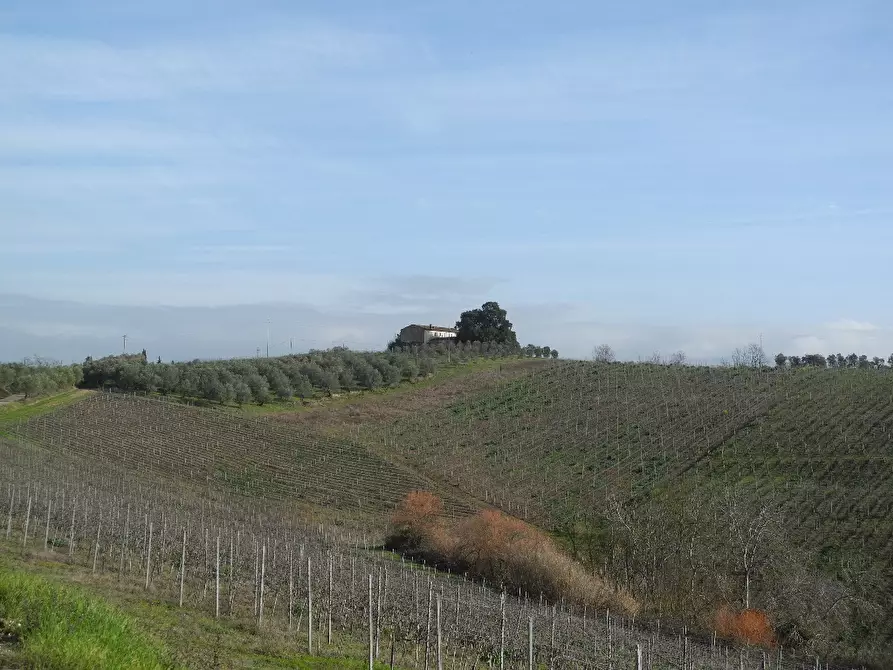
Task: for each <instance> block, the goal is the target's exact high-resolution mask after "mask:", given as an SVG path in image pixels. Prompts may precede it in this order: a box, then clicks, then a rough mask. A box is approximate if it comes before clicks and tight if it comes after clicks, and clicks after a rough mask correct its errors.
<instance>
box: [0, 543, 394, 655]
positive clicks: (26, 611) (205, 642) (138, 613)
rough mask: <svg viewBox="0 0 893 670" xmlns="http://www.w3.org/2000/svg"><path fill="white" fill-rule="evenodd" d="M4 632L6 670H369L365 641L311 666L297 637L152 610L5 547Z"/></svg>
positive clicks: (0, 553)
mask: <svg viewBox="0 0 893 670" xmlns="http://www.w3.org/2000/svg"><path fill="white" fill-rule="evenodd" d="M19 623H21V624H22V625H21V627H20V626H19V625H18V624H19ZM0 630H9V631H14V632H13V634H11V635H7V637H6V638H5V641H3V642H0V667H11V668H16V667H22V668H25V667H29V668H30V667H39V668H46V669H47V670H77V669H80V668H83V669H84V670H87V669H90V670H93V669H96V668H109V669H116V668H121V669H122V670H123V669H125V668H152V669H156V668H157V669H159V670H160V669H162V668H170V669H171V670H174V669H177V668H201V669H204V668H258V669H260V668H306V669H311V668H339V669H340V668H344V669H351V668H356V669H358V670H359V669H361V668H367V667H368V665H367V663H366V662H365V661H364V660H363V657H364V652H365V649H364V646H363V642H362V641H361V640H360V641H352V640H345V639H343V638H342V639H340V640H339V642H338V644H337V645H336V646H334V647H329V648H327V649H326V650H325V652H326V653H325V655H322V656H317V655H313V656H309V655H307V654H306V653H302V652H301V651H300V650H299V646H300V644H302V643H301V642H299V640H298V639H296V638H294V637H293V636H287V635H281V634H280V635H271V634H263V635H261V634H259V633H258V632H257V631H256V630H254V629H253V628H252V627H250V626H246V625H245V624H244V622H242V621H233V620H231V619H215V618H214V617H212V616H209V615H207V614H206V613H204V612H202V611H200V610H196V609H195V608H182V609H181V608H179V607H177V606H176V604H175V603H172V602H169V601H167V600H165V599H164V598H154V599H149V600H147V599H146V597H145V593H144V592H142V591H141V590H139V589H136V588H133V586H132V585H130V584H127V583H122V582H120V581H118V580H113V579H108V578H102V577H95V576H91V575H90V574H89V572H88V571H86V570H84V569H82V568H79V567H78V566H77V565H72V564H68V563H64V562H59V561H58V560H48V557H35V556H33V555H27V556H22V555H21V553H20V552H18V551H16V550H13V549H12V548H11V547H9V546H4V545H3V544H2V543H0ZM3 639H4V638H3V637H2V636H0V640H3ZM375 667H376V668H385V667H388V665H386V664H384V663H381V662H379V663H376V664H375ZM395 667H400V666H395Z"/></svg>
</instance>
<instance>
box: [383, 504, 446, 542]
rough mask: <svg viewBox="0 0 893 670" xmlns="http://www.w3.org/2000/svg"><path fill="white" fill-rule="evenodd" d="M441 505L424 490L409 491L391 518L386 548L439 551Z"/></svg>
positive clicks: (441, 531)
mask: <svg viewBox="0 0 893 670" xmlns="http://www.w3.org/2000/svg"><path fill="white" fill-rule="evenodd" d="M442 514H443V503H442V502H441V501H440V498H438V497H437V496H436V495H434V494H433V493H430V492H428V491H410V492H409V493H408V494H407V495H406V497H405V498H404V499H403V500H402V501H400V504H399V505H397V509H395V510H394V514H393V516H392V517H391V531H390V534H389V536H388V540H387V546H388V547H390V548H393V549H399V550H401V551H407V552H410V553H422V554H426V553H430V552H432V551H434V552H436V551H439V550H440V549H441V548H442V547H441V546H440V545H441V543H442V541H443V540H442V537H443V535H444V532H443V529H442V527H441V521H442V520H441V515H442Z"/></svg>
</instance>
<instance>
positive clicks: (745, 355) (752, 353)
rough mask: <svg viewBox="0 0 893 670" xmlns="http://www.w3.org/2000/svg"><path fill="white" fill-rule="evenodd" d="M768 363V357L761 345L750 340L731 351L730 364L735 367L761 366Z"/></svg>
mask: <svg viewBox="0 0 893 670" xmlns="http://www.w3.org/2000/svg"><path fill="white" fill-rule="evenodd" d="M768 364H769V358H768V357H767V356H766V352H765V351H764V350H763V347H762V345H760V344H757V343H756V342H751V343H750V344H748V345H747V346H746V347H744V348H741V347H736V348H735V351H733V352H732V365H733V366H734V367H736V368H763V367H766V366H767V365H768Z"/></svg>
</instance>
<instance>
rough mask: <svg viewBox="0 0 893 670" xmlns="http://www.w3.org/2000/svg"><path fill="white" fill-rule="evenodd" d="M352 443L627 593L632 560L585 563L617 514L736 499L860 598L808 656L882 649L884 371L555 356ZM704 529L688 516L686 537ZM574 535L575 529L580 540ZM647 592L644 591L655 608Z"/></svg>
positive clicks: (796, 619) (891, 637) (888, 581)
mask: <svg viewBox="0 0 893 670" xmlns="http://www.w3.org/2000/svg"><path fill="white" fill-rule="evenodd" d="M350 429H351V430H353V429H354V427H353V426H351V427H350ZM328 430H329V431H330V432H331V430H332V427H328ZM359 431H360V432H359V439H360V440H361V441H362V442H363V443H364V444H367V445H369V446H370V448H372V449H373V450H375V451H376V452H377V453H379V454H381V455H382V457H383V458H388V459H389V460H391V461H395V462H403V463H407V464H409V465H410V466H411V467H413V468H415V469H417V470H418V471H420V472H423V473H426V474H428V475H430V476H431V477H441V478H442V479H443V480H444V481H445V482H447V483H449V484H450V485H452V487H453V488H454V489H455V490H460V491H463V492H464V493H466V494H468V495H470V496H474V497H476V498H478V499H480V500H482V501H484V502H486V503H488V504H492V505H494V506H498V507H500V508H502V509H504V510H506V511H508V512H510V513H512V514H515V515H516V516H519V517H521V518H524V519H527V520H530V521H532V522H534V523H536V524H538V525H541V526H544V527H547V528H551V529H552V530H553V531H556V532H559V533H564V534H571V535H573V534H577V535H578V537H572V538H571V540H572V543H573V544H574V546H575V547H577V548H578V549H580V547H581V542H582V544H585V542H586V541H590V542H592V543H594V544H596V545H598V546H596V547H595V548H594V549H593V548H592V547H590V546H587V547H586V551H585V552H584V554H585V555H588V557H589V558H591V559H593V561H594V562H595V565H597V566H599V567H601V568H602V569H603V571H604V572H605V573H606V575H607V576H609V577H611V578H612V579H614V580H615V581H617V582H618V583H623V584H624V585H626V586H630V587H632V586H633V585H634V582H635V579H634V578H632V577H630V576H629V565H630V561H631V560H632V559H631V558H630V556H631V554H632V553H633V552H634V551H637V550H639V549H640V548H637V547H631V548H628V549H629V550H628V551H625V552H621V553H620V554H618V553H617V552H616V551H615V552H613V555H612V556H611V557H610V558H608V559H607V560H605V559H601V558H599V552H601V554H604V551H605V550H604V547H605V542H606V540H605V535H607V536H608V539H607V542H608V543H611V544H613V545H614V546H615V548H616V545H617V544H618V543H619V542H620V541H621V540H620V539H618V538H619V537H620V535H621V534H625V535H627V536H632V535H636V533H629V532H626V531H624V529H623V528H622V527H621V525H622V524H620V523H619V522H620V516H619V513H615V511H616V510H618V509H623V510H630V512H629V513H628V516H629V517H630V518H631V517H632V516H634V515H635V511H636V509H637V508H638V509H640V510H650V511H654V510H655V509H656V506H657V505H659V504H662V503H659V502H658V501H662V500H670V501H674V500H675V501H680V500H690V501H692V502H693V504H695V505H698V504H699V503H698V502H695V501H700V505H702V506H703V507H704V508H705V510H709V509H711V508H712V507H715V506H716V505H721V504H724V505H726V506H729V505H731V504H732V503H730V502H729V501H728V500H727V499H725V498H727V496H726V493H727V492H728V491H732V490H734V491H735V495H736V497H737V500H736V501H735V502H734V506H736V507H738V508H743V509H746V510H747V511H748V513H750V512H751V511H753V513H754V514H756V513H757V511H756V510H758V508H759V507H760V506H761V505H769V504H770V503H771V508H772V511H773V514H774V515H775V516H776V518H777V519H778V520H779V523H778V524H776V525H779V526H780V525H783V527H784V536H785V538H784V539H785V547H784V550H785V551H786V552H787V553H789V554H791V555H794V554H797V553H799V555H800V559H799V562H800V563H801V564H808V565H810V567H811V568H815V569H816V570H817V571H818V573H820V574H822V575H826V576H830V578H832V579H833V580H839V581H840V582H842V583H845V584H847V585H848V587H847V588H848V589H849V590H848V591H847V590H846V589H842V590H840V591H839V595H838V596H837V597H838V598H840V599H841V600H843V601H846V602H854V603H855V602H858V603H859V606H858V607H859V608H860V609H858V610H857V611H854V612H850V613H849V614H842V613H841V614H840V619H839V622H838V623H837V624H836V625H837V626H838V629H837V630H836V631H834V632H832V631H825V632H823V633H822V634H819V633H817V632H814V631H813V632H812V633H811V634H812V635H813V637H814V639H815V640H816V644H817V645H821V646H822V647H824V648H825V649H837V650H840V649H846V650H847V652H846V653H849V654H856V655H858V654H860V653H863V652H860V651H859V650H860V649H862V650H863V651H864V648H865V645H868V646H870V647H872V648H873V649H876V650H878V651H873V652H871V653H872V654H878V655H880V656H886V655H887V654H889V653H890V650H891V648H893V626H891V625H890V624H889V623H886V614H885V613H886V612H889V611H893V600H891V594H893V569H891V565H893V520H891V519H893V516H891V511H893V488H891V487H890V481H891V479H893V444H891V440H890V435H891V431H893V375H890V374H888V373H887V372H886V371H884V370H866V369H842V370H820V369H809V368H807V369H799V370H793V371H775V370H765V369H764V370H757V369H748V368H735V369H723V368H694V367H684V366H659V365H641V364H640V365H632V364H615V365H594V364H591V363H582V362H560V363H554V364H550V365H548V366H540V367H538V368H536V369H533V370H530V371H528V374H526V375H523V376H520V377H517V378H514V379H495V380H493V381H492V383H490V384H489V385H488V386H487V387H486V388H478V389H475V390H473V391H472V392H469V393H467V394H464V395H461V394H459V395H456V396H454V397H453V398H451V399H450V400H449V401H448V402H445V403H444V404H443V405H441V406H440V407H437V408H434V409H431V410H430V411H426V412H414V413H405V414H402V415H400V416H398V417H396V418H395V419H394V420H392V421H380V422H375V421H369V422H366V423H364V424H362V426H360V429H359ZM685 514H687V515H688V516H691V515H692V513H690V512H685ZM640 516H647V514H646V513H645V512H644V511H643V512H642V514H640ZM710 516H712V517H715V514H712V513H711V514H710ZM704 521H705V520H704V519H700V520H697V519H694V518H692V519H689V522H690V523H689V525H691V524H692V523H693V524H695V525H698V524H700V526H702V527H703V526H704ZM593 529H595V531H593ZM618 529H619V530H620V531H623V532H622V533H618V532H617V531H618ZM720 530H721V529H720ZM581 532H582V533H583V534H584V535H586V534H587V533H588V537H583V538H582V541H581V538H580V537H579V534H580V533H581ZM656 532H657V531H654V533H656ZM686 532H690V535H688V536H686V537H685V541H687V542H689V544H692V546H694V544H693V543H695V542H696V541H697V542H701V543H702V546H703V551H710V552H711V553H715V549H712V548H711V546H713V545H711V543H715V542H722V539H721V537H720V536H721V533H720V532H719V531H717V532H715V533H713V535H712V536H710V537H708V536H707V534H706V533H704V534H703V537H700V538H698V537H696V534H695V533H694V531H686ZM654 533H653V534H654ZM594 535H597V537H596V538H595V540H593V536H594ZM638 535H639V536H641V535H642V533H641V532H640V533H638ZM655 537H657V535H656V534H655ZM656 541H657V540H655V542H656ZM629 542H630V543H633V542H639V543H640V540H629ZM683 544H684V542H683V538H682V536H681V535H680V536H679V537H666V535H665V536H664V537H663V551H664V552H665V560H664V561H663V562H662V565H663V566H664V568H663V570H664V572H667V571H668V567H667V566H668V565H669V564H670V563H674V562H675V563H676V564H680V565H681V563H682V560H681V558H679V554H680V553H681V552H682V548H681V547H682V545H683ZM668 547H673V549H672V551H671V550H670V549H668ZM658 551H660V550H658ZM727 562H729V563H730V562H731V559H729V560H728V561H727ZM640 567H641V568H642V569H644V568H645V566H640ZM649 569H650V570H652V571H653V568H649ZM682 569H683V567H682V566H681V567H680V570H682ZM684 569H686V570H689V571H690V572H691V573H696V572H698V571H701V572H709V570H714V569H715V566H712V567H710V566H706V565H701V566H690V567H685V568H684ZM727 570H728V573H729V574H730V575H733V574H734V573H735V572H736V571H740V568H736V567H735V566H734V565H729V566H727ZM732 578H733V577H729V579H732ZM691 579H692V580H694V579H695V577H694V576H692V577H691ZM699 579H700V578H699ZM810 579H812V578H810ZM659 580H660V577H659V576H655V577H652V578H650V579H649V580H644V579H643V580H641V581H642V583H643V584H642V589H645V590H647V595H650V596H651V597H652V599H654V598H656V597H657V595H658V594H657V592H658V591H659V590H660V589H661V586H660V584H658V583H657V582H658V581H659ZM645 582H647V587H646V585H645ZM705 582H706V579H705ZM817 583H818V582H817ZM838 587H839V585H838V584H837V583H836V582H835V583H834V584H833V585H831V586H828V588H827V589H824V591H826V592H831V591H834V592H837V591H836V590H837V589H838ZM704 588H707V585H706V583H705V584H704ZM710 588H712V589H713V588H716V585H715V584H711V586H710ZM724 588H725V592H726V593H728V594H730V595H731V596H732V597H735V593H734V590H733V589H731V588H729V587H728V586H725V587H724ZM780 588H781V587H778V588H774V587H772V585H770V584H768V583H767V585H766V586H765V587H764V589H763V590H764V596H765V598H767V599H773V598H774V599H776V600H777V598H778V595H777V592H778V591H779V590H780ZM773 590H774V591H776V593H772V591H773ZM819 590H823V589H819ZM643 595H645V594H643ZM741 597H743V594H742V596H741ZM702 600H703V602H702V604H701V605H702V606H703V605H704V604H706V602H707V599H706V598H704V599H702ZM828 601H829V603H830V602H834V599H832V598H830V597H828ZM693 604H694V603H693V601H691V600H690V599H689V600H688V601H686V602H685V603H684V606H685V607H688V608H690V607H691V606H692V605H693ZM816 609H820V608H819V607H817V608H816ZM803 616H805V615H803ZM810 616H812V617H813V618H814V619H820V618H821V615H820V614H818V613H814V614H811V615H810ZM853 616H856V617H858V618H860V619H862V620H863V623H862V624H861V625H864V630H865V631H866V632H865V633H864V634H863V639H862V641H860V642H853V640H852V638H851V637H849V633H848V632H847V630H848V627H849V624H848V623H846V620H847V619H848V617H853ZM788 618H789V619H790V621H789V627H790V628H791V630H792V631H793V633H792V635H793V636H795V637H800V638H801V639H803V638H804V636H808V635H810V630H811V629H813V628H815V626H813V625H812V624H809V625H805V624H804V622H803V621H802V620H800V619H802V618H803V617H802V616H801V614H800V613H797V614H796V615H795V614H791V615H790V617H788ZM869 621H871V622H872V623H869ZM834 636H837V637H834ZM820 638H821V639H822V640H823V641H822V642H818V640H819V639H820Z"/></svg>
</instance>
